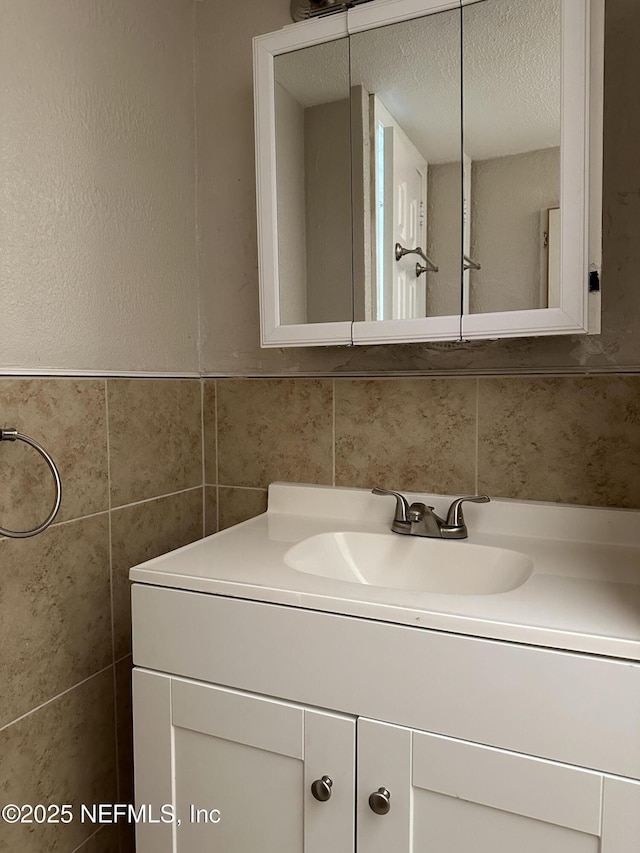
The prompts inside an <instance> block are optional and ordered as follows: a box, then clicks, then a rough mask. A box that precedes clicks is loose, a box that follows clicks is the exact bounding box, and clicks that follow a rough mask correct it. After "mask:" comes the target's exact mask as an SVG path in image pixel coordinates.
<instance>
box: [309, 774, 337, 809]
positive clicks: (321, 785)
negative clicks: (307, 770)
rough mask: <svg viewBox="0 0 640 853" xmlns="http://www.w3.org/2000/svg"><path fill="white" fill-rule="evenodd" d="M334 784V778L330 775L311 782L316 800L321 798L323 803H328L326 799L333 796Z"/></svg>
mask: <svg viewBox="0 0 640 853" xmlns="http://www.w3.org/2000/svg"><path fill="white" fill-rule="evenodd" d="M332 785H333V779H332V778H331V777H330V776H323V777H322V779H316V780H315V781H314V782H312V783H311V793H312V794H313V796H314V797H315V798H316V800H320V802H321V803H326V801H327V800H328V799H329V798H330V797H331V786H332Z"/></svg>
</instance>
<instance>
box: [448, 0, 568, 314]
mask: <svg viewBox="0 0 640 853" xmlns="http://www.w3.org/2000/svg"><path fill="white" fill-rule="evenodd" d="M463 32H464V38H463V67H464V72H463V74H464V78H463V79H464V137H463V140H464V141H463V145H464V152H465V155H466V156H465V209H466V211H467V216H466V217H465V247H466V248H467V256H468V260H467V263H466V267H467V271H466V276H465V289H466V290H467V291H468V292H466V293H465V306H464V309H465V313H472V314H479V313H489V312H501V311H518V310H520V311H522V310H528V309H534V308H548V307H554V308H558V307H559V277H560V269H559V259H560V258H559V251H558V244H559V240H560V234H559V219H560V209H559V208H560V141H561V137H560V129H561V126H560V119H561V115H560V104H561V96H562V91H561V75H562V61H561V49H562V0H536V3H530V2H527V0H483V2H478V3H474V4H473V5H470V6H466V7H464V9H463ZM497 32H499V33H500V45H501V46H502V47H501V49H499V50H496V49H495V47H494V45H493V36H494V34H495V33H497Z"/></svg>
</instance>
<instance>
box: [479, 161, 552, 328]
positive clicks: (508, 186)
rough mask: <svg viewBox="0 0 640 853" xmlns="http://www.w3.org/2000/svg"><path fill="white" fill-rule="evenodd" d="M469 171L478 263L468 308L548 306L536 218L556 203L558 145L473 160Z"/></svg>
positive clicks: (513, 309) (505, 308)
mask: <svg viewBox="0 0 640 853" xmlns="http://www.w3.org/2000/svg"><path fill="white" fill-rule="evenodd" d="M471 175H472V177H471V257H472V258H474V260H477V261H478V262H479V263H480V264H481V266H482V269H481V270H478V271H475V270H472V271H471V294H470V309H471V311H472V312H481V311H516V310H518V309H526V308H539V307H540V306H541V305H544V307H546V306H547V299H546V293H547V288H546V277H545V278H543V275H542V270H541V267H542V258H543V257H544V259H545V260H546V255H543V253H542V252H541V240H540V237H541V233H540V232H541V227H540V222H541V214H542V212H543V211H546V210H547V209H548V208H550V207H558V205H559V200H560V149H559V148H547V149H544V150H542V151H531V152H528V153H526V154H512V155H509V156H506V157H496V158H494V159H491V160H476V161H474V163H473V165H472V170H471ZM545 227H546V226H545ZM543 282H545V286H544V288H543V287H542V283H543ZM541 296H544V301H541ZM554 307H555V306H554Z"/></svg>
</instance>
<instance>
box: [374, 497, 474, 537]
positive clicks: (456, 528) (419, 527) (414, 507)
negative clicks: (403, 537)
mask: <svg viewBox="0 0 640 853" xmlns="http://www.w3.org/2000/svg"><path fill="white" fill-rule="evenodd" d="M371 491H372V494H374V495H393V497H394V498H395V499H396V513H395V516H394V518H393V522H392V524H391V529H392V530H393V532H394V533H404V534H407V535H409V536H429V537H432V538H434V539H466V538H467V536H468V535H469V532H468V530H467V525H466V524H465V521H464V516H463V514H462V504H463V503H464V502H465V501H470V502H471V503H476V504H486V503H488V502H489V500H490V498H489V497H488V496H487V495H466V496H465V497H463V498H457V499H456V500H455V501H453V503H452V504H451V506H450V507H449V511H448V512H447V518H446V521H445V519H443V518H440V516H439V515H436V513H435V512H434V508H433V507H432V506H426V505H425V504H423V503H412V504H411V505H409V501H408V500H407V499H406V498H405V496H404V495H403V494H401V493H400V492H393V491H390V490H389V489H372V490H371Z"/></svg>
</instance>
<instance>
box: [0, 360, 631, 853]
mask: <svg viewBox="0 0 640 853" xmlns="http://www.w3.org/2000/svg"><path fill="white" fill-rule="evenodd" d="M0 412H1V413H2V414H1V418H2V425H3V426H15V427H17V428H18V429H19V430H20V431H22V432H25V433H27V434H28V435H31V436H32V437H33V438H35V439H36V440H38V441H40V442H42V444H43V445H44V446H45V447H46V448H47V449H48V450H49V452H50V453H51V454H52V456H53V458H54V459H55V460H56V462H57V463H58V464H59V467H60V469H61V475H62V481H63V503H62V509H61V511H60V514H59V516H58V518H57V519H56V523H55V524H54V525H52V527H51V528H50V529H49V530H47V531H46V532H45V533H44V534H42V535H40V536H37V537H35V538H33V539H28V540H13V539H3V538H0V646H1V647H2V649H3V655H2V656H1V657H0V686H1V689H0V790H3V792H4V793H5V799H7V801H12V802H18V801H25V802H30V801H31V802H39V801H51V802H56V801H59V800H60V797H63V799H64V800H65V801H66V802H77V803H80V802H88V801H91V802H93V801H94V800H95V801H104V802H116V801H119V802H127V801H129V800H130V799H131V797H132V759H131V695H130V670H131V665H132V661H131V631H130V604H129V582H128V577H127V576H128V570H129V568H130V566H132V565H134V564H136V563H138V562H141V561H143V560H146V559H150V558H151V557H155V556H157V555H159V554H162V553H165V552H166V551H169V550H171V549H173V548H176V547H179V546H181V545H184V544H186V543H188V542H191V541H193V540H196V539H198V538H199V537H201V536H202V535H203V534H204V533H206V534H209V533H214V532H215V531H216V530H218V529H223V528H225V527H229V526H230V525H232V524H235V523H237V522H239V521H242V520H244V519H246V518H249V517H252V516H254V515H257V514H259V513H261V512H263V511H264V510H265V509H266V504H267V487H268V485H269V483H270V482H272V481H274V480H290V481H297V482H311V483H323V484H336V485H341V486H357V487H362V488H370V487H372V486H375V485H377V486H382V487H386V488H397V489H404V490H416V491H422V490H424V491H434V492H443V493H451V494H463V493H470V492H475V491H479V492H487V493H488V494H490V495H492V496H494V497H510V498H520V499H530V500H543V501H561V502H568V503H579V504H587V505H595V506H613V507H631V508H640V376H635V375H634V376H631V375H610V376H604V375H600V376H591V377H577V376H555V377H531V376H511V377H479V378H470V377H451V378H440V377H438V378H430V377H410V378H381V377H373V378H359V379H356V378H351V379H350V378H336V379H317V378H313V379H311V378H281V379H267V378H264V379H203V380H198V379H180V380H177V379H176V380H171V379H46V378H32V379H10V378H7V379H0ZM0 470H1V471H2V479H1V483H2V488H1V489H0V525H3V526H7V527H14V528H20V527H29V526H32V525H33V524H35V523H37V522H38V521H39V520H41V518H42V517H44V516H45V515H46V514H47V512H48V510H49V507H50V502H51V500H52V498H53V496H52V490H51V489H50V475H49V473H48V471H47V470H46V468H43V467H42V465H41V463H40V458H39V456H38V455H37V454H36V453H34V452H33V450H32V449H31V448H28V447H23V446H22V445H21V444H20V443H8V442H7V443H3V444H2V445H0ZM63 795H64V796H63ZM92 829H95V827H93V828H92V827H90V826H87V825H85V826H84V827H83V826H78V825H75V824H74V825H73V826H71V827H69V828H67V827H63V826H59V827H57V828H55V827H54V828H49V829H48V830H47V831H46V832H45V831H43V832H42V833H40V832H38V833H35V832H34V833H30V832H25V831H22V830H21V829H20V828H18V827H11V828H8V827H7V826H2V827H0V851H5V850H6V851H13V850H21V851H24V853H47V851H57V850H62V851H65V853H67V851H68V853H71V851H73V850H75V849H76V848H79V850H81V851H83V852H84V853H92V852H93V851H96V853H130V851H131V850H133V837H132V833H131V832H130V831H129V830H128V829H127V828H126V827H123V828H121V831H120V832H119V833H118V832H116V830H114V828H113V827H104V828H103V829H100V830H99V831H98V832H97V833H95V834H93V835H92V834H91V833H92Z"/></svg>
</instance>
